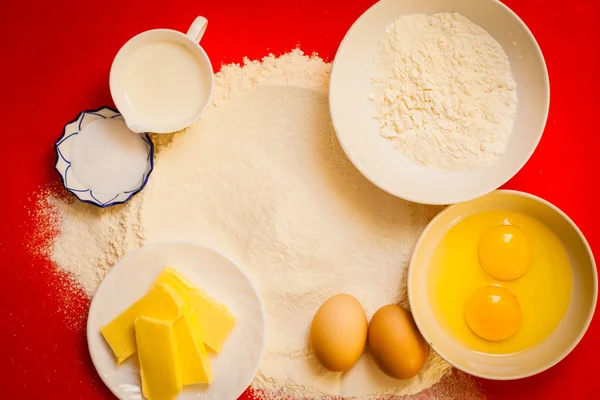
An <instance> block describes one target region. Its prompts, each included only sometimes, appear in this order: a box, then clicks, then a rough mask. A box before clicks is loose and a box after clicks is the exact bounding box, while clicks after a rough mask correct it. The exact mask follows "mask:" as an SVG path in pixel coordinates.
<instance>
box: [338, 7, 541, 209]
mask: <svg viewBox="0 0 600 400" xmlns="http://www.w3.org/2000/svg"><path fill="white" fill-rule="evenodd" d="M440 12H458V13H460V14H462V15H463V16H465V17H467V18H469V19H470V20H471V21H472V22H474V23H476V24H478V25H479V26H481V27H482V28H484V29H485V30H487V31H488V32H489V33H490V35H492V37H494V39H496V40H497V41H498V43H500V45H501V46H502V47H503V48H504V51H505V52H506V54H507V55H508V58H509V60H510V66H511V70H512V73H513V77H514V79H515V81H516V83H517V96H518V98H519V105H518V108H517V116H516V119H515V126H514V130H513V133H512V136H511V139H510V141H509V143H508V146H507V148H506V151H505V153H504V154H503V155H502V156H501V157H500V159H499V160H498V161H497V162H496V163H495V164H494V165H492V166H491V167H489V168H487V169H483V170H478V171H476V172H453V171H443V170H437V169H433V168H427V167H424V166H421V165H418V164H416V163H413V162H412V161H410V160H409V159H408V158H406V157H405V156H404V155H402V154H401V153H400V152H399V151H398V150H397V149H396V148H395V147H394V144H393V143H392V141H390V140H389V139H386V138H384V137H382V136H381V135H380V131H379V125H378V122H377V120H376V119H375V118H373V117H372V116H373V113H374V107H373V104H372V102H371V101H370V100H369V99H368V97H369V95H370V94H371V78H372V74H373V59H374V57H375V52H376V50H377V45H378V43H379V41H380V39H381V38H382V37H383V35H384V33H385V29H386V27H387V26H388V25H389V24H391V23H392V22H393V21H394V20H396V19H397V18H399V17H401V16H403V15H408V14H435V13H440ZM549 85H550V84H549V81H548V72H547V70H546V64H545V62H544V58H543V56H542V53H541V51H540V48H539V47H538V45H537V43H536V41H535V38H534V37H533V35H532V34H531V32H530V31H529V29H527V27H526V26H525V24H524V23H523V21H521V19H519V17H518V16H517V15H516V14H515V13H513V12H512V11H511V10H510V9H509V8H508V7H506V6H505V5H503V4H502V3H500V2H498V1H495V0H382V1H380V2H378V3H377V4H375V5H374V6H373V7H371V8H370V9H369V10H368V11H367V12H365V13H364V14H363V15H362V16H361V17H360V18H359V19H358V20H357V21H356V22H355V23H354V25H353V26H352V28H350V30H349V31H348V33H347V34H346V37H345V38H344V40H343V41H342V44H341V45H340V48H339V50H338V52H337V54H336V56H335V60H334V62H333V67H332V71H331V83H330V88H329V107H330V109H331V119H332V121H333V125H334V128H335V131H336V133H337V137H338V139H339V141H340V143H341V145H342V147H343V148H344V151H345V152H346V154H347V155H348V158H350V160H351V161H352V163H353V164H354V165H355V166H356V168H357V169H358V170H359V171H360V172H361V173H362V174H363V175H364V176H365V177H366V178H367V179H369V180H370V181H371V182H373V183H374V184H375V185H377V186H379V187H380V188H381V189H383V190H385V191H387V192H389V193H391V194H393V195H395V196H398V197H401V198H404V199H406V200H410V201H414V202H419V203H426V204H453V203H458V202H461V201H465V200H470V199H473V198H476V197H479V196H481V195H484V194H486V193H489V192H491V191H492V190H494V189H496V188H498V187H500V186H502V185H503V184H504V183H506V181H508V180H509V179H510V178H512V177H513V176H514V175H515V174H516V173H517V172H518V171H519V170H520V169H521V168H522V167H523V165H525V163H526V162H527V160H528V159H529V157H531V154H532V153H533V151H534V150H535V148H536V146H537V144H538V142H539V140H540V138H541V136H542V132H543V130H544V126H545V125H546V118H547V116H548V108H549V104H550V86H549Z"/></svg>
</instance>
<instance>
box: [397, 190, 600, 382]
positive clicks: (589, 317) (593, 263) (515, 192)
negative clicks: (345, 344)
mask: <svg viewBox="0 0 600 400" xmlns="http://www.w3.org/2000/svg"><path fill="white" fill-rule="evenodd" d="M496 192H498V193H506V194H510V195H513V196H519V197H525V198H528V199H531V200H534V201H535V202H538V203H540V204H542V205H545V206H547V207H549V208H550V209H551V210H552V211H554V212H556V213H557V214H558V215H560V216H561V217H562V218H563V219H564V220H565V221H566V222H568V223H569V225H571V227H572V228H573V229H574V230H575V232H576V233H577V236H578V237H579V240H581V242H582V244H583V245H584V248H585V250H586V252H587V257H588V259H589V260H590V262H591V266H592V277H593V280H592V287H593V290H592V293H593V300H592V303H591V304H590V307H589V309H588V312H587V318H586V320H585V323H584V326H583V327H582V329H581V330H580V331H579V333H578V334H577V336H576V337H575V338H574V339H573V340H572V342H571V344H570V345H569V346H568V347H567V348H566V349H565V350H564V351H563V352H562V353H561V354H560V356H558V357H556V358H555V359H554V360H552V361H551V362H548V363H546V364H545V365H542V366H541V367H539V368H536V369H533V370H531V371H529V372H527V373H524V374H520V375H515V376H502V377H499V376H494V375H486V374H480V373H477V372H475V371H472V370H470V369H468V368H461V367H458V366H456V365H454V363H453V362H452V361H451V360H450V359H449V358H448V357H447V356H446V355H445V354H444V352H443V351H442V350H440V349H438V348H437V346H436V345H435V344H434V343H432V341H431V340H430V338H429V337H428V335H427V333H426V332H425V331H424V330H423V329H422V324H421V323H420V318H419V317H418V315H417V314H416V313H414V312H413V307H412V305H413V297H414V296H415V294H414V293H413V289H412V285H411V282H412V273H413V271H414V268H413V263H414V262H415V258H416V254H417V251H416V250H417V249H418V248H419V246H420V245H421V243H422V242H423V240H424V238H425V236H426V235H427V234H428V233H429V231H430V230H431V229H432V226H433V225H435V224H436V222H437V221H438V220H439V219H440V218H441V217H442V216H443V215H444V214H446V213H448V212H450V210H452V209H453V208H454V207H456V206H457V205H458V204H453V205H450V206H448V207H446V208H444V209H443V210H442V211H440V212H439V213H438V214H437V215H436V216H435V217H434V218H433V219H432V220H431V221H430V222H429V224H427V226H426V227H425V229H424V230H423V233H421V236H419V239H418V240H417V243H416V245H415V247H414V250H413V253H412V256H411V258H410V263H409V268H408V276H407V279H408V281H407V282H408V285H407V286H408V287H407V290H408V301H409V304H410V305H411V313H412V314H413V318H414V320H415V323H416V325H417V328H418V329H419V332H421V335H423V337H424V338H425V340H426V341H427V343H428V344H429V345H430V346H431V348H432V350H433V351H435V352H436V353H437V354H438V355H439V356H440V357H441V358H442V359H444V360H445V361H446V362H448V363H449V364H450V365H452V366H453V367H454V368H457V369H459V370H461V371H463V372H466V373H468V374H470V375H473V376H476V377H478V378H484V379H491V380H498V381H505V380H515V379H522V378H527V377H530V376H533V375H537V374H539V373H540V372H543V371H546V370H547V369H549V368H552V367H553V366H555V365H556V364H558V363H559V362H560V361H562V360H563V359H564V358H565V357H566V356H568V355H569V353H571V351H573V349H574V348H575V347H576V346H577V345H578V344H579V342H580V341H581V339H582V338H583V336H584V335H585V333H586V332H587V330H588V328H589V326H590V324H591V322H592V318H593V316H594V312H595V310H596V305H597V301H598V271H597V269H596V261H595V259H594V253H593V252H592V249H591V247H590V245H589V243H588V241H587V239H586V238H585V236H584V234H583V232H581V230H580V229H579V227H578V226H577V224H575V222H573V220H572V219H571V218H570V217H569V216H568V215H567V214H566V213H565V212H564V211H562V210H561V209H560V208H558V207H557V206H555V205H554V204H552V203H550V202H549V201H547V200H544V199H543V198H541V197H538V196H536V195H533V194H531V193H527V192H522V191H518V190H508V189H501V190H495V191H493V192H490V193H496ZM481 197H484V196H481ZM473 200H475V199H473Z"/></svg>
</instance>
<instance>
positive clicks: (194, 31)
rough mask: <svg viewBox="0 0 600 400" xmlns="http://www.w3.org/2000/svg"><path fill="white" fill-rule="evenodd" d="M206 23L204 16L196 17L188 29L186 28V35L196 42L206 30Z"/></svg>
mask: <svg viewBox="0 0 600 400" xmlns="http://www.w3.org/2000/svg"><path fill="white" fill-rule="evenodd" d="M207 25H208V20H207V19H206V18H204V17H196V19H195V20H194V22H193V23H192V25H191V26H190V29H188V31H187V33H186V35H187V36H188V37H189V38H190V39H192V40H193V41H194V42H196V43H198V42H199V41H200V40H201V39H202V36H204V32H206V26H207Z"/></svg>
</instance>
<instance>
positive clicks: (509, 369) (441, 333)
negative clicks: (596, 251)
mask: <svg viewBox="0 0 600 400" xmlns="http://www.w3.org/2000/svg"><path fill="white" fill-rule="evenodd" d="M488 210H507V211H516V212H519V213H522V214H525V215H527V216H528V217H531V218H534V219H536V220H537V221H539V222H541V223H543V224H544V225H546V226H547V227H548V228H550V230H551V231H552V232H553V233H554V234H555V235H556V236H557V237H558V238H559V239H560V241H561V242H562V243H563V245H564V247H565V250H566V251H567V253H568V255H569V258H570V261H571V268H572V270H573V290H572V292H571V302H570V304H569V306H568V308H567V311H566V313H565V315H564V317H563V318H562V320H561V322H560V323H559V324H558V326H557V327H556V328H555V329H554V331H552V333H550V335H549V336H548V337H546V338H545V339H544V340H543V341H542V342H540V343H538V344H537V345H535V346H533V347H530V348H527V349H525V350H522V351H519V352H517V353H512V354H485V353H479V352H475V351H473V350H470V349H468V348H467V347H465V346H464V345H462V344H461V343H459V342H458V341H456V340H455V339H453V338H452V336H451V335H450V334H449V333H447V331H445V330H444V327H443V324H441V323H440V321H439V320H438V318H436V316H435V313H434V311H433V307H432V304H431V302H430V298H429V296H428V295H427V293H428V285H427V276H428V271H429V266H430V264H431V259H432V257H433V254H434V250H435V248H436V247H437V246H438V244H439V243H440V241H441V240H442V238H443V237H444V235H445V234H446V233H447V232H448V231H449V230H450V228H451V227H452V226H454V225H455V224H456V223H457V222H458V221H460V220H462V219H464V218H467V217H468V216H470V215H473V214H476V213H479V212H482V211H488ZM597 298H598V273H597V271H596V263H595V261H594V255H593V253H592V250H591V249H590V246H589V244H588V242H587V240H586V239H585V237H584V236H583V234H582V233H581V231H580V230H579V228H578V227H577V225H575V223H574V222H573V221H572V220H571V219H570V218H569V217H568V216H567V215H566V214H565V213H564V212H562V211H561V210H560V209H559V208H557V207H556V206H554V205H552V204H551V203H549V202H547V201H546V200H543V199H541V198H539V197H536V196H534V195H531V194H528V193H523V192H517V191H511V190H498V191H495V192H492V193H489V194H487V195H485V196H482V197H479V198H477V199H474V200H470V201H467V202H464V203H459V204H455V205H453V206H450V207H448V208H446V209H445V210H444V211H442V212H441V213H439V214H438V215H437V216H436V217H435V218H434V219H433V220H432V221H431V222H430V223H429V225H427V228H425V230H424V231H423V233H422V234H421V237H420V238H419V240H418V242H417V245H416V246H415V250H414V252H413V255H412V259H411V261H410V267H409V271H408V299H409V301H410V307H411V311H412V313H413V316H414V318H415V322H416V323H417V326H418V327H419V330H420V331H421V333H422V334H423V337H424V338H425V339H426V340H427V342H428V343H429V344H430V345H431V347H432V348H433V350H435V352H436V353H438V354H439V355H440V357H442V358H443V359H445V360H446V361H448V362H449V363H450V364H452V365H453V366H455V367H456V368H458V369H460V370H461V371H464V372H466V373H468V374H471V375H475V376H478V377H480V378H486V379H496V380H508V379H520V378H525V377H528V376H531V375H535V374H538V373H540V372H542V371H544V370H546V369H548V368H550V367H552V366H553V365H555V364H556V363H558V362H559V361H561V360H562V359H563V358H565V357H566V356H567V355H568V354H569V353H570V352H571V351H572V350H573V349H574V348H575V346H576V345H577V343H579V341H580V340H581V338H582V337H583V335H584V334H585V332H586V330H587V328H588V327H589V325H590V322H591V321H592V316H593V315H594V310H595V308H596V301H597Z"/></svg>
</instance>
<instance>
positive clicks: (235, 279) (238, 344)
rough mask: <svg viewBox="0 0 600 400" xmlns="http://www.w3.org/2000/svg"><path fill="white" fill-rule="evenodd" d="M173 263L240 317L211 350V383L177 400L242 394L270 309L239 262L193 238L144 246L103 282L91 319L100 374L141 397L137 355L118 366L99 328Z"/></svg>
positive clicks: (118, 389) (124, 393)
mask: <svg viewBox="0 0 600 400" xmlns="http://www.w3.org/2000/svg"><path fill="white" fill-rule="evenodd" d="M168 266H172V267H173V268H175V269H177V270H178V271H180V272H181V273H182V274H183V275H184V276H185V277H187V278H188V279H190V280H191V281H192V282H193V283H195V284H196V285H198V287H200V288H201V289H202V290H204V291H206V293H208V294H209V295H210V296H212V297H214V299H215V300H217V301H218V302H220V303H223V304H224V305H225V306H226V307H227V308H228V309H229V310H230V311H231V312H232V313H233V315H235V316H236V317H237V318H238V322H237V324H236V326H235V327H234V328H233V331H232V332H231V335H230V336H229V338H228V339H227V341H226V342H225V345H224V346H223V350H222V351H221V353H220V354H217V355H215V354H211V366H212V371H213V374H214V380H213V382H212V383H211V384H210V386H206V385H192V386H185V387H184V388H183V391H182V392H181V394H180V395H179V396H178V397H177V399H179V400H191V399H198V398H203V399H219V400H230V399H237V398H238V397H239V396H240V395H241V394H242V393H243V392H244V390H246V388H247V387H248V386H249V385H250V383H251V382H252V379H253V378H254V375H256V371H257V369H258V365H259V363H260V360H261V359H262V356H263V353H264V350H265V332H266V317H265V308H264V305H263V302H262V300H261V298H260V296H259V294H258V291H257V290H256V287H255V286H254V285H253V284H252V282H251V281H250V279H249V277H248V276H247V275H246V274H245V273H244V271H242V269H241V268H240V267H239V266H238V265H237V264H236V263H235V262H233V261H232V260H230V259H229V258H227V257H225V256H224V255H222V254H219V253H217V252H216V251H215V250H212V249H209V248H207V247H204V246H201V245H197V244H193V243H186V242H162V243H156V244H152V245H149V246H146V247H143V248H141V249H139V250H136V251H134V252H132V253H130V254H128V255H127V256H126V257H125V258H123V259H122V260H121V261H119V263H117V265H115V266H114V267H113V269H112V270H111V271H110V272H109V274H108V275H107V276H106V278H105V279H104V280H103V281H102V283H101V284H100V287H99V288H98V291H97V292H96V295H95V296H94V299H93V300H92V304H91V306H90V313H89V316H88V323H87V339H88V347H89V350H90V355H91V356H92V361H93V363H94V366H95V367H96V370H97V371H98V374H99V375H100V377H101V378H102V380H103V381H104V383H105V384H106V385H107V386H108V387H109V389H110V390H111V391H112V392H113V393H114V394H115V395H116V396H117V397H118V398H120V399H128V400H130V399H141V398H142V397H141V392H140V376H139V366H138V364H137V357H135V356H132V357H130V358H129V359H128V360H127V361H125V362H124V363H123V364H122V365H120V366H118V367H117V365H116V363H115V358H114V356H113V353H112V351H111V349H110V347H109V346H108V344H107V343H106V342H105V341H104V338H103V337H102V335H101V334H100V327H101V326H102V325H104V324H106V323H108V322H110V321H111V320H112V319H113V318H114V317H116V316H117V315H118V314H120V313H121V312H122V311H123V310H125V309H126V308H127V307H129V306H130V305H131V304H133V303H134V302H135V301H136V300H138V299H139V298H140V297H142V296H143V295H144V294H146V292H147V291H148V289H149V288H150V286H151V284H152V282H153V281H154V279H156V277H157V276H158V274H159V273H160V272H161V271H162V270H163V269H164V268H165V267H168Z"/></svg>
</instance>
